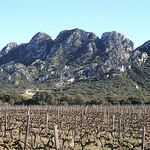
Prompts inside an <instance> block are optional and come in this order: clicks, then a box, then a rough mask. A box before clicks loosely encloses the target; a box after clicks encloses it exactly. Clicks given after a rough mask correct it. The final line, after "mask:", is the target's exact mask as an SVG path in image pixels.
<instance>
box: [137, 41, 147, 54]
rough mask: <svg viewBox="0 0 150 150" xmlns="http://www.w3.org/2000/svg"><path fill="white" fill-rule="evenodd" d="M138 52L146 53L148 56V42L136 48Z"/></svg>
mask: <svg viewBox="0 0 150 150" xmlns="http://www.w3.org/2000/svg"><path fill="white" fill-rule="evenodd" d="M137 50H139V51H140V52H146V53H147V54H148V56H150V40H149V41H147V42H145V43H144V44H143V45H141V46H140V47H138V48H137Z"/></svg>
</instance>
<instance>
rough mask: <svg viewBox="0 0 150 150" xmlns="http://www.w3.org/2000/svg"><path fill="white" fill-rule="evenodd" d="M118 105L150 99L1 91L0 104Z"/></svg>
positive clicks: (148, 101)
mask: <svg viewBox="0 0 150 150" xmlns="http://www.w3.org/2000/svg"><path fill="white" fill-rule="evenodd" d="M2 104H10V105H94V104H96V105H100V104H104V105H109V104H110V105H117V104H150V100H149V99H147V98H145V97H142V96H141V97H140V96H135V95H131V96H122V97H120V96H111V95H108V96H106V97H93V98H89V99H87V98H85V96H84V95H81V94H77V95H69V94H63V93H61V94H52V93H50V92H46V91H41V92H36V94H35V95H34V96H33V97H32V98H31V99H27V98H25V97H23V96H21V95H20V94H16V93H5V92H3V93H0V105H2Z"/></svg>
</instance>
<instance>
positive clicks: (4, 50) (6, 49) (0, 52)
mask: <svg viewBox="0 0 150 150" xmlns="http://www.w3.org/2000/svg"><path fill="white" fill-rule="evenodd" d="M17 46H18V44H17V43H15V42H12V43H8V44H7V45H6V46H5V47H4V48H3V49H2V50H1V51H0V56H1V57H2V56H4V55H6V54H7V53H8V52H9V51H11V50H12V49H13V48H15V47H17Z"/></svg>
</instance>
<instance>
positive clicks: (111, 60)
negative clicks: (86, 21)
mask: <svg viewBox="0 0 150 150" xmlns="http://www.w3.org/2000/svg"><path fill="white" fill-rule="evenodd" d="M149 56H150V42H149V41H148V42H146V43H145V44H143V45H142V46H141V47H139V48H137V49H135V48H134V43H133V42H132V41H131V40H129V39H128V38H126V37H125V36H124V35H122V34H121V33H118V32H116V31H112V32H106V33H104V34H102V36H101V38H99V37H98V36H97V35H96V34H94V33H92V32H86V31H84V30H81V29H73V30H64V31H62V32H60V33H59V35H58V36H57V37H56V39H55V40H53V39H52V38H51V37H50V36H49V35H47V34H45V33H43V32H39V33H37V34H36V35H35V36H33V38H32V39H31V40H30V42H29V43H24V44H20V45H18V44H17V43H9V44H8V45H7V46H5V47H4V48H3V49H2V50H1V51H0V77H1V81H2V82H1V84H3V85H8V84H9V85H10V86H11V85H14V86H15V88H19V87H20V86H22V85H24V86H23V88H25V87H26V86H28V87H30V86H32V85H33V86H37V85H39V84H41V83H42V84H44V85H46V87H50V88H57V87H64V86H67V85H68V84H72V83H74V82H78V81H81V80H82V81H83V80H88V81H92V80H100V79H101V78H102V77H109V76H110V75H116V74H117V75H121V74H122V73H126V72H128V71H129V70H131V68H132V65H133V64H134V65H137V66H141V65H142V64H145V63H146V61H147V59H148V58H149Z"/></svg>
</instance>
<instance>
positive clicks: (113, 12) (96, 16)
mask: <svg viewBox="0 0 150 150" xmlns="http://www.w3.org/2000/svg"><path fill="white" fill-rule="evenodd" d="M73 28H80V29H83V30H85V31H89V32H94V33H95V34H96V35H98V36H99V37H101V35H102V33H104V32H108V31H114V30H115V31H117V32H120V33H122V34H124V35H125V36H126V37H127V38H129V39H130V40H132V41H133V42H134V43H135V47H137V46H139V45H141V44H143V43H144V42H146V41H147V40H150V0H123V1H122V0H0V50H1V49H2V48H3V47H4V46H5V45H6V44H7V43H9V42H17V43H18V44H20V43H27V42H29V41H30V39H31V38H32V37H33V36H34V35H35V34H36V33H37V32H39V31H42V32H45V33H47V34H49V35H50V36H51V37H52V39H55V38H56V36H57V35H58V34H59V32H60V31H62V30H64V29H73Z"/></svg>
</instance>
